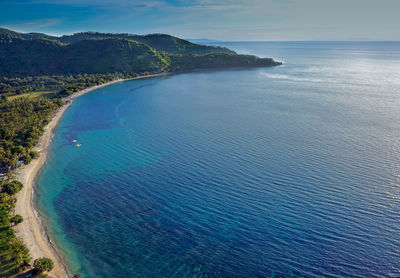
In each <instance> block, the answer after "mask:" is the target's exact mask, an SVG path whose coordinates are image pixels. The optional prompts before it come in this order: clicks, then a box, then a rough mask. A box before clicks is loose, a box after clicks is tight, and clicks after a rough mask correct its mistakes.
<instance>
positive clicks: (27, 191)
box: [15, 73, 167, 277]
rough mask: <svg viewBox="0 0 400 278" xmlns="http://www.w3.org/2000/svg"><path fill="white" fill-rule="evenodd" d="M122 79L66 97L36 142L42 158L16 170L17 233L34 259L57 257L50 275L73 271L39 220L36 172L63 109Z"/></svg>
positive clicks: (43, 160) (54, 275) (61, 275)
mask: <svg viewBox="0 0 400 278" xmlns="http://www.w3.org/2000/svg"><path fill="white" fill-rule="evenodd" d="M162 75H167V74H166V73H161V74H155V75H147V76H140V77H136V78H131V79H126V80H132V79H141V78H150V77H156V76H162ZM121 81H125V80H124V79H119V80H114V81H111V82H108V83H104V84H102V85H98V86H94V87H90V88H87V89H84V90H82V91H79V92H76V93H74V94H73V95H71V96H69V97H67V98H65V99H64V103H65V104H64V105H63V106H62V107H61V108H59V109H58V110H57V111H56V112H55V113H54V115H53V116H52V118H51V119H50V122H49V124H48V125H47V126H46V127H45V129H44V133H43V135H42V137H41V138H40V139H39V142H38V144H37V146H35V148H34V150H35V151H37V152H38V153H39V154H40V156H39V158H38V159H35V160H32V162H31V163H29V165H25V166H23V167H20V168H18V169H17V170H16V171H15V175H16V179H17V180H19V181H20V182H22V183H23V184H24V188H23V189H22V190H21V191H20V192H19V193H18V195H17V198H18V201H17V204H16V207H15V213H16V214H20V215H22V217H23V218H24V221H23V222H22V223H21V224H19V225H18V227H17V235H18V236H19V237H21V238H22V239H23V241H24V243H25V244H26V245H27V247H28V248H29V251H30V254H31V258H32V262H33V260H35V259H37V258H40V257H48V258H51V259H52V260H53V261H54V269H53V270H52V271H51V272H50V275H51V276H52V277H69V274H70V273H68V271H67V268H66V266H65V264H64V263H63V259H62V254H58V253H57V251H56V248H55V246H53V244H52V243H51V242H50V241H49V237H48V235H47V234H46V232H45V231H44V229H43V227H42V225H41V224H40V223H41V222H40V219H39V218H38V217H39V216H38V215H37V212H36V210H35V206H34V203H33V197H34V186H35V180H36V176H37V174H38V173H39V170H40V168H41V167H42V166H43V164H44V162H45V160H46V156H47V151H48V148H49V146H50V143H51V138H52V134H53V130H54V128H55V127H56V126H57V124H58V122H59V119H60V118H61V116H62V115H63V113H64V112H65V111H66V110H67V109H68V107H69V106H70V105H71V104H72V102H73V100H74V99H75V98H77V97H79V96H81V95H83V94H86V93H88V92H90V91H93V90H95V89H98V88H101V87H104V86H108V85H111V84H113V83H117V82H121Z"/></svg>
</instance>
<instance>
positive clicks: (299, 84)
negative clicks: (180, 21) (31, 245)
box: [35, 42, 400, 278]
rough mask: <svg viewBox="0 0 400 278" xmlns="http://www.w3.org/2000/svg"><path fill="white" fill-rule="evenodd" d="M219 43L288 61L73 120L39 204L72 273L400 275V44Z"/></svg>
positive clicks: (57, 142)
mask: <svg viewBox="0 0 400 278" xmlns="http://www.w3.org/2000/svg"><path fill="white" fill-rule="evenodd" d="M215 44H218V45H222V46H226V47H229V48H231V49H233V50H235V51H237V52H238V53H244V54H254V55H258V56H261V57H272V58H274V59H275V60H277V61H281V62H283V65H282V66H278V67H270V68H268V67H267V68H255V69H243V70H225V71H209V72H196V73H185V74H177V75H171V76H164V77H158V78H151V79H143V80H133V81H125V82H120V83H116V84H113V85H110V86H107V87H103V88H100V89H97V90H95V91H92V92H90V93H88V94H85V95H83V96H81V97H79V98H78V99H76V100H75V101H74V103H73V104H72V106H71V107H70V108H69V109H68V110H67V111H66V112H65V114H64V115H63V117H62V119H61V121H60V123H59V125H58V127H57V129H56V130H55V133H54V138H53V140H52V144H51V148H50V153H49V155H48V159H47V161H46V164H45V165H44V167H43V168H42V170H41V172H40V174H39V176H38V178H37V183H36V188H35V196H36V198H35V204H36V206H37V208H38V211H39V212H40V214H41V216H42V217H43V219H44V222H45V223H46V226H47V229H48V232H49V235H50V238H51V240H52V241H53V242H54V243H55V244H56V245H57V246H58V248H59V249H60V250H61V252H62V253H63V254H64V257H65V261H66V264H67V266H68V269H69V271H70V272H71V273H72V274H79V275H80V276H81V277H138V278H142V277H143V278H145V277H146V278H147V277H168V278H174V277H180V278H186V277H194V278H196V277H197V278H200V277H209V278H218V277H223V278H236V277H237V278H252V277H263V278H267V277H271V278H272V277H400V42H217V43H215ZM74 140H77V141H76V142H73V141H74ZM77 144H80V145H77ZM78 146H79V147H78Z"/></svg>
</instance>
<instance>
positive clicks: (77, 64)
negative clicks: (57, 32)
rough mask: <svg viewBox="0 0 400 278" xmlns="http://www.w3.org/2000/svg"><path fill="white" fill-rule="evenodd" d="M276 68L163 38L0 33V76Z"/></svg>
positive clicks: (226, 51)
mask: <svg viewBox="0 0 400 278" xmlns="http://www.w3.org/2000/svg"><path fill="white" fill-rule="evenodd" d="M279 64H280V63H278V62H275V61H273V60H272V59H268V58H258V57H255V56H249V55H239V54H236V53H235V52H234V51H232V50H229V49H227V48H224V47H217V46H206V45H201V44H195V43H191V42H189V41H187V40H183V39H180V38H177V37H173V36H170V35H165V34H150V35H144V36H142V35H133V34H109V33H97V32H83V33H76V34H73V35H64V36H61V37H55V36H50V35H46V34H41V33H19V32H15V31H12V30H8V29H4V28H0V75H1V76H37V75H54V74H61V75H64V74H81V73H116V72H119V73H129V74H132V73H136V74H143V73H157V72H163V71H185V70H196V69H214V68H218V69H221V68H231V67H259V66H274V65H279Z"/></svg>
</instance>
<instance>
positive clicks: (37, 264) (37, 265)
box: [33, 257, 54, 273]
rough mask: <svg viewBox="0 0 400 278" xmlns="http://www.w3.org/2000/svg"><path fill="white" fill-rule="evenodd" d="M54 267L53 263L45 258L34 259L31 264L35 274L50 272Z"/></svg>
mask: <svg viewBox="0 0 400 278" xmlns="http://www.w3.org/2000/svg"><path fill="white" fill-rule="evenodd" d="M53 267H54V262H53V261H52V260H51V259H49V258H46V257H43V258H39V259H36V260H35V261H34V262H33V270H34V271H35V272H36V273H43V272H44V271H47V272H48V271H51V270H52V269H53Z"/></svg>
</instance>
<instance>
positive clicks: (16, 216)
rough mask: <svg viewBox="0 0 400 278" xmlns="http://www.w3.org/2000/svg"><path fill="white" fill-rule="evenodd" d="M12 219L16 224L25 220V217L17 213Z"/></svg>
mask: <svg viewBox="0 0 400 278" xmlns="http://www.w3.org/2000/svg"><path fill="white" fill-rule="evenodd" d="M10 221H11V222H13V223H14V224H15V225H17V224H19V223H22V221H24V218H22V216H21V215H19V214H17V215H14V216H13V217H11V219H10Z"/></svg>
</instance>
